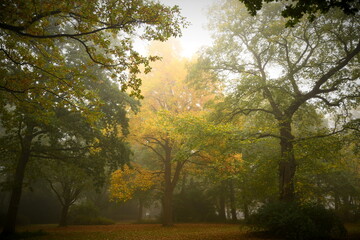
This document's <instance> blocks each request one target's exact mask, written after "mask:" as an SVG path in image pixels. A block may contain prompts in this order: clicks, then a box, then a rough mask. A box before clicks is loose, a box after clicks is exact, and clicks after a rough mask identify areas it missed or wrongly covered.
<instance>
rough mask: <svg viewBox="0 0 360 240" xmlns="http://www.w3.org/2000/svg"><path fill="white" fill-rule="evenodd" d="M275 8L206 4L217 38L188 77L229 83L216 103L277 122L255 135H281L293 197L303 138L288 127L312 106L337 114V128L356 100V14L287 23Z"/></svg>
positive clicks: (282, 180)
mask: <svg viewBox="0 0 360 240" xmlns="http://www.w3.org/2000/svg"><path fill="white" fill-rule="evenodd" d="M280 11H281V6H280V5H279V4H268V5H266V6H264V7H263V9H262V11H261V12H259V13H258V14H257V16H255V17H252V16H249V15H248V13H247V9H246V8H245V7H244V6H243V5H242V4H240V3H239V2H238V1H225V2H224V3H222V4H220V5H217V6H216V7H215V8H213V10H212V11H211V27H212V29H213V30H214V45H213V46H212V47H209V48H208V49H207V50H206V51H204V52H203V53H202V55H201V57H200V59H199V61H198V65H197V67H198V70H199V69H201V71H205V72H207V74H202V75H201V74H193V76H207V80H209V79H213V80H215V81H217V82H218V83H221V84H223V85H224V86H225V87H226V90H225V91H226V93H227V95H228V97H227V99H226V100H225V101H224V103H222V104H221V105H222V108H223V109H226V111H227V112H228V113H229V116H230V117H233V116H235V115H237V114H245V115H249V114H258V115H259V116H260V117H261V116H262V117H265V118H268V119H270V120H271V121H272V122H273V123H274V124H275V125H276V126H277V130H276V131H273V130H271V131H267V130H266V129H262V130H259V131H255V132H253V133H252V134H253V136H256V137H276V138H277V139H278V140H279V147H280V149H281V158H280V160H279V163H278V164H279V188H280V199H282V200H293V199H294V198H295V195H294V181H293V180H294V176H295V173H296V166H297V162H296V159H295V155H294V142H295V141H300V140H301V138H299V136H301V135H299V134H296V133H294V131H293V125H294V123H295V121H296V119H299V118H301V116H304V115H306V114H307V109H308V106H312V107H311V108H310V109H313V108H315V109H316V110H317V111H318V112H322V113H323V114H328V115H327V116H334V119H336V121H334V125H333V126H334V127H333V130H332V132H331V133H336V132H337V131H341V129H342V127H343V126H345V125H346V123H347V122H348V121H351V120H352V119H351V116H350V115H349V114H345V113H349V111H348V110H349V109H352V108H353V107H356V106H358V99H359V96H360V94H359V82H358V81H359V53H360V35H359V33H360V31H359V30H360V21H359V15H354V16H347V15H344V14H343V13H341V12H339V11H335V10H334V11H331V13H329V14H327V15H324V16H319V17H318V18H317V19H316V20H315V21H313V22H312V23H309V22H308V21H303V22H299V23H298V24H297V25H296V27H294V28H285V27H284V25H285V24H284V23H285V20H284V19H282V17H281V16H280V14H279V13H280ZM340 120H341V121H340ZM328 133H329V132H328ZM331 133H329V134H331ZM301 137H302V138H303V137H316V136H312V135H311V133H309V135H307V136H306V135H305V136H304V134H302V136H301Z"/></svg>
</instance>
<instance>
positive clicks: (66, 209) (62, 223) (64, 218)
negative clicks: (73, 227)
mask: <svg viewBox="0 0 360 240" xmlns="http://www.w3.org/2000/svg"><path fill="white" fill-rule="evenodd" d="M69 208H70V204H66V205H63V206H62V210H61V216H60V223H59V226H60V227H66V226H67V220H68V213H69Z"/></svg>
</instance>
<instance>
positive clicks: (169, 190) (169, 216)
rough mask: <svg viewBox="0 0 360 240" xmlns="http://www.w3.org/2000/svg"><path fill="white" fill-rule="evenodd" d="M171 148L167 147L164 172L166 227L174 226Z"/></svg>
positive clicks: (164, 219) (164, 222) (164, 214)
mask: <svg viewBox="0 0 360 240" xmlns="http://www.w3.org/2000/svg"><path fill="white" fill-rule="evenodd" d="M171 172H172V171H171V148H165V161H164V174H165V176H164V177H165V191H164V196H163V201H162V204H163V222H162V225H163V226H164V227H169V226H173V225H174V222H173V190H174V189H173V184H172V181H171Z"/></svg>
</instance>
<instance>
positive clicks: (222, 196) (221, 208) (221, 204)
mask: <svg viewBox="0 0 360 240" xmlns="http://www.w3.org/2000/svg"><path fill="white" fill-rule="evenodd" d="M225 212H226V210H225V194H224V193H221V194H220V196H219V217H220V221H221V222H226V213H225Z"/></svg>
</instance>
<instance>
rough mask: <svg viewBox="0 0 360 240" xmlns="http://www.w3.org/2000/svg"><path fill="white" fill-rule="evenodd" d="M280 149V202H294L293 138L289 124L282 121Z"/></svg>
mask: <svg viewBox="0 0 360 240" xmlns="http://www.w3.org/2000/svg"><path fill="white" fill-rule="evenodd" d="M280 137H281V139H280V147H281V160H280V163H279V188H280V189H279V190H280V200H281V201H288V202H290V201H294V200H295V188H294V176H295V171H296V162H295V156H294V146H293V143H292V140H293V139H294V136H293V135H292V134H291V122H290V121H286V120H285V121H282V122H281V123H280Z"/></svg>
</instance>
